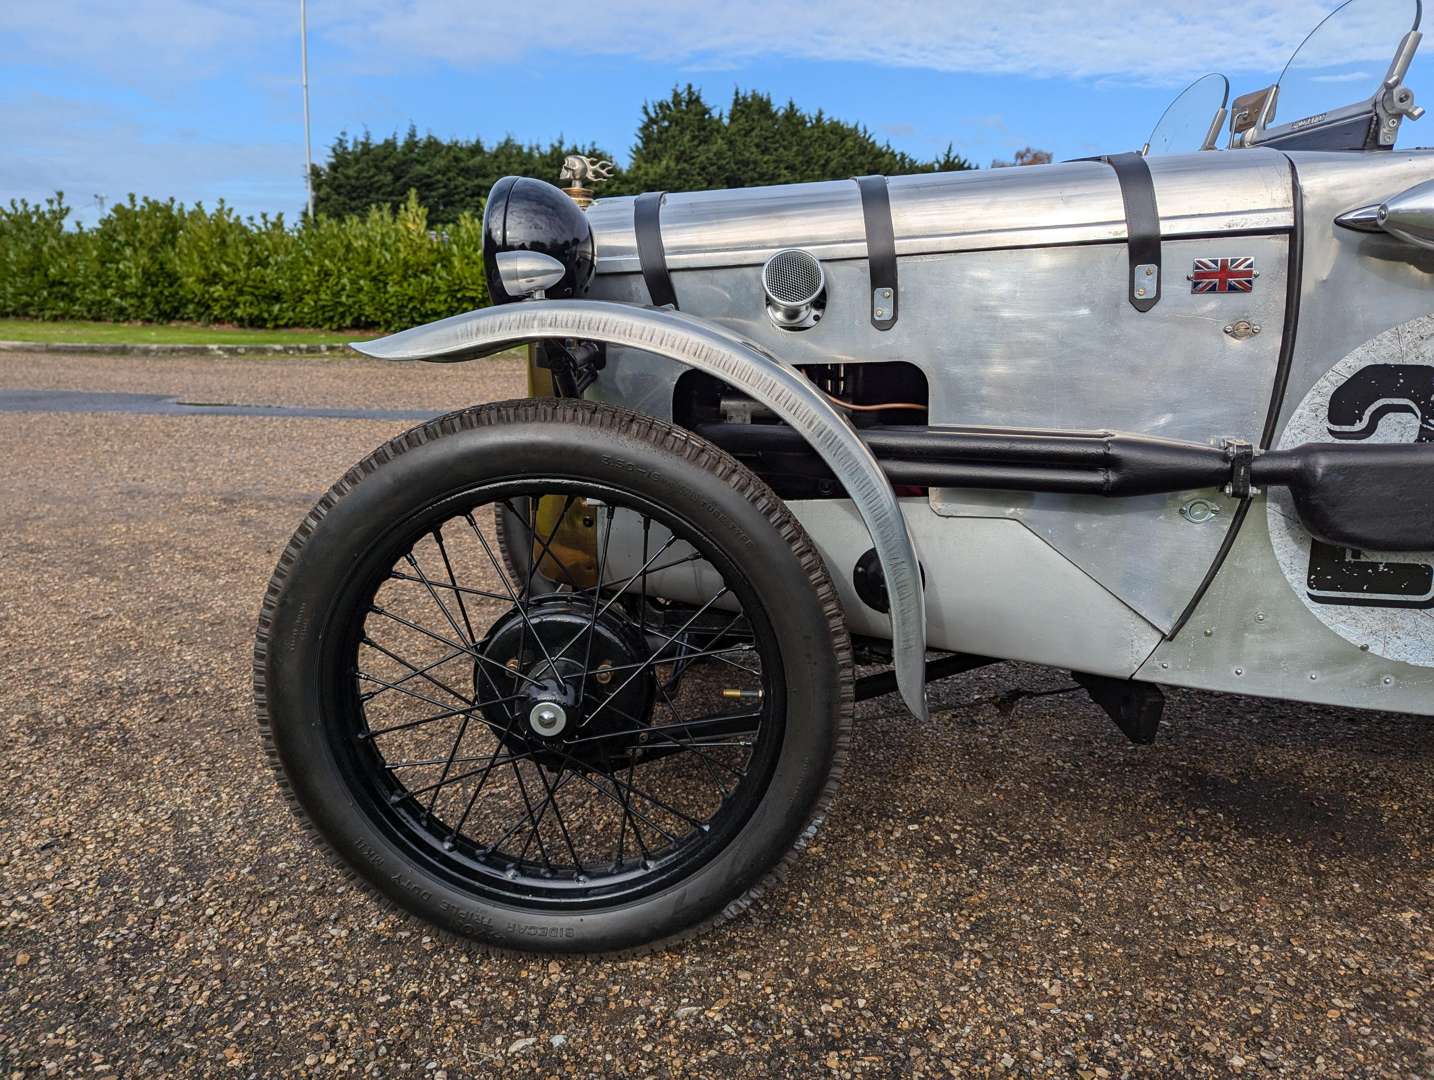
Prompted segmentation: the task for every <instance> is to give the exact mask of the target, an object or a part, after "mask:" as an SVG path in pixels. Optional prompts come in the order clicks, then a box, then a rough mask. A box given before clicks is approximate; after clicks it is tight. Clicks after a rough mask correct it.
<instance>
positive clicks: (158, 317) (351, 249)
mask: <svg viewBox="0 0 1434 1080" xmlns="http://www.w3.org/2000/svg"><path fill="white" fill-rule="evenodd" d="M69 213H70V210H69V207H67V206H66V205H65V202H64V196H63V195H56V196H55V197H54V198H51V199H47V200H45V203H44V205H43V206H41V205H36V204H33V203H29V202H26V201H25V200H23V199H21V200H19V201H14V200H12V201H11V202H10V205H9V207H8V208H6V207H0V317H21V318H32V319H98V320H103V321H111V322H121V321H134V320H138V321H143V322H168V321H173V320H185V321H192V322H202V323H233V324H235V325H238V326H259V327H283V326H310V327H315V328H323V329H335V330H345V329H350V328H359V327H373V328H376V329H380V330H395V329H401V328H403V327H407V326H413V325H415V324H416V323H421V322H428V321H431V320H433V319H441V318H444V317H445V316H448V315H454V314H457V313H458V312H462V311H468V310H470V309H472V308H475V307H481V306H482V305H484V304H486V303H487V302H488V296H487V291H486V289H485V287H484V283H483V256H482V226H481V224H480V222H479V220H478V219H477V218H476V217H474V216H473V215H471V214H463V215H461V216H460V217H459V218H458V220H457V221H456V222H454V223H453V224H452V225H449V226H448V227H447V228H445V229H444V230H443V231H442V232H433V231H431V230H430V229H429V227H428V215H427V211H426V210H424V208H423V207H422V206H420V205H419V203H418V199H417V196H416V195H414V194H413V193H410V194H409V197H408V200H407V201H406V202H405V203H404V204H403V205H402V206H400V207H399V208H398V209H397V210H390V209H388V208H386V207H376V208H374V209H372V210H370V211H369V212H368V213H367V214H365V215H363V216H361V217H344V218H329V217H322V216H321V217H319V218H318V219H317V220H315V221H312V222H305V223H304V224H302V225H300V226H298V227H291V226H289V225H287V224H285V222H284V219H283V217H282V216H279V217H274V218H270V217H267V216H261V217H259V218H258V219H255V218H248V219H241V218H240V217H239V216H238V215H236V214H235V213H234V211H232V210H231V209H229V208H228V207H226V206H225V205H224V204H223V203H220V205H219V206H218V207H217V208H216V209H214V210H206V209H205V208H204V207H203V206H202V205H197V206H194V207H191V208H186V207H185V206H183V205H182V204H178V203H175V202H174V200H172V199H171V200H169V201H168V202H158V201H156V200H154V199H148V198H147V199H143V200H136V199H135V197H134V196H133V195H131V196H130V197H129V200H128V202H125V203H122V204H120V205H118V206H115V207H113V208H112V209H111V210H110V212H109V213H108V214H106V215H105V216H104V217H103V218H102V219H101V220H100V222H99V224H98V225H96V226H95V227H94V228H91V229H85V228H71V227H68V225H67V218H68V216H69Z"/></svg>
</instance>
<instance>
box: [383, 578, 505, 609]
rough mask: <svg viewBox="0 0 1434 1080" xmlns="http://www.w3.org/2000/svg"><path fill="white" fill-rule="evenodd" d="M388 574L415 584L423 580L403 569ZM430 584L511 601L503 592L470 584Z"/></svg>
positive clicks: (439, 582)
mask: <svg viewBox="0 0 1434 1080" xmlns="http://www.w3.org/2000/svg"><path fill="white" fill-rule="evenodd" d="M388 576H389V577H391V578H393V579H394V580H395V581H412V582H414V583H415V584H422V582H423V579H422V578H420V577H418V576H416V575H414V574H405V573H404V572H403V571H402V570H392V571H390V572H389V575H388ZM429 584H430V585H432V586H433V587H434V588H435V589H450V590H452V591H453V592H455V593H458V594H460V595H462V596H480V597H482V598H483V599H485V600H500V601H502V602H503V603H505V604H506V603H508V602H509V600H508V598H507V597H506V596H504V595H503V594H502V593H495V592H488V591H487V590H486V589H475V588H473V587H471V586H469V585H449V584H447V583H445V582H442V581H430V582H429Z"/></svg>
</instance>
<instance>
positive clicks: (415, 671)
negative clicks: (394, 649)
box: [359, 639, 467, 701]
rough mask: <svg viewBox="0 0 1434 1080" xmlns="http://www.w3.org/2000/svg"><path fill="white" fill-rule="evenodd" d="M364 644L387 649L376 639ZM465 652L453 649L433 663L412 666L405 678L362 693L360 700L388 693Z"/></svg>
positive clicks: (381, 650)
mask: <svg viewBox="0 0 1434 1080" xmlns="http://www.w3.org/2000/svg"><path fill="white" fill-rule="evenodd" d="M364 644H366V645H372V646H373V647H374V648H375V649H378V650H379V651H380V652H384V651H385V650H384V649H383V648H382V646H380V645H379V643H378V642H376V641H368V640H367V639H366V640H365V641H364ZM464 652H465V650H463V649H454V650H453V651H452V652H450V653H449V654H448V655H447V656H444V657H440V658H439V659H437V660H435V661H433V663H431V664H424V665H423V667H421V668H415V667H412V666H410V668H409V672H408V674H407V675H405V676H404V677H403V678H401V679H396V680H395V681H394V684H393V687H388V686H385V687H383V688H382V689H380V690H371V691H368V692H367V693H364V694H362V695H360V697H359V700H360V701H371V700H373V699H374V698H376V697H378V696H379V694H384V693H387V692H388V691H389V690H390V689H393V688H395V687H399V686H402V685H403V684H404V683H406V682H408V680H409V679H416V678H418V677H419V676H420V675H424V674H426V673H427V672H430V671H432V670H433V669H434V668H436V667H442V666H443V665H444V664H446V663H448V662H449V661H450V660H457V659H458V658H459V657H460V656H463V655H464ZM389 655H392V654H389ZM399 663H403V661H402V660H400V661H399ZM464 700H465V701H466V700H467V698H465V699H464Z"/></svg>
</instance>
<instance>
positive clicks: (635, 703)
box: [473, 594, 657, 771]
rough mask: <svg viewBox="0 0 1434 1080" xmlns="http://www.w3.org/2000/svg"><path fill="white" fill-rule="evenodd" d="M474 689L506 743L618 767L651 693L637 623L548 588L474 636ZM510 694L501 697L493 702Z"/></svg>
mask: <svg viewBox="0 0 1434 1080" xmlns="http://www.w3.org/2000/svg"><path fill="white" fill-rule="evenodd" d="M478 651H479V655H480V656H481V657H482V659H479V660H476V661H475V662H474V672H473V682H474V695H475V697H476V699H477V700H478V701H480V702H487V703H488V704H485V705H484V706H483V711H484V715H485V717H486V718H487V719H488V721H489V723H490V725H491V726H492V727H493V728H494V730H495V731H497V732H499V733H501V734H500V738H501V739H502V740H503V742H504V744H505V746H506V749H507V750H508V751H509V752H510V753H513V754H526V755H531V756H532V757H533V759H534V760H536V761H539V762H541V763H542V764H544V765H547V766H549V767H551V768H554V769H557V768H581V769H595V770H599V771H609V770H611V769H613V768H618V767H621V766H622V765H625V764H626V763H627V762H628V761H629V759H630V755H631V752H632V749H633V748H634V747H635V746H637V745H638V742H639V738H640V734H641V733H640V729H641V728H642V727H644V726H646V725H647V724H648V722H649V719H650V717H651V713H652V704H653V700H654V698H655V696H656V692H657V681H656V676H655V675H654V673H653V671H652V668H651V667H644V666H643V665H644V664H645V663H646V661H647V660H648V658H649V655H650V650H649V649H648V647H647V642H646V639H645V638H644V636H643V634H642V632H641V630H640V629H639V628H638V627H637V626H636V625H634V624H633V622H632V621H631V620H630V619H628V618H627V616H626V614H624V613H623V612H621V611H620V610H618V609H617V607H616V606H614V607H612V608H609V609H608V610H607V611H606V612H603V613H602V614H601V615H599V616H597V618H596V619H594V613H593V603H592V600H591V599H586V598H582V597H574V596H569V595H565V594H550V595H547V596H539V597H534V598H532V599H530V600H529V601H528V602H527V603H526V604H525V609H524V610H522V611H519V610H518V609H517V608H515V609H514V610H513V611H511V612H509V613H508V614H507V615H504V616H503V617H502V618H500V619H499V620H498V621H497V622H496V623H495V624H494V625H493V628H492V629H491V630H490V631H489V633H488V635H487V637H486V638H484V640H483V641H482V642H480V643H479V650H478ZM495 699H511V700H506V701H503V700H495Z"/></svg>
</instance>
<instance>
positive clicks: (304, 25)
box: [299, 0, 314, 221]
mask: <svg viewBox="0 0 1434 1080" xmlns="http://www.w3.org/2000/svg"><path fill="white" fill-rule="evenodd" d="M299 80H300V82H301V83H302V84H303V88H304V190H305V192H306V193H307V194H308V202H309V220H310V221H313V220H314V151H313V144H312V143H311V142H310V141H309V20H308V13H307V11H306V8H305V0H299Z"/></svg>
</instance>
